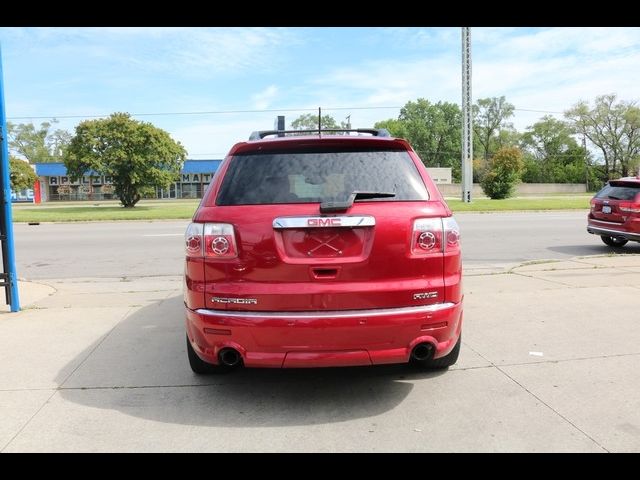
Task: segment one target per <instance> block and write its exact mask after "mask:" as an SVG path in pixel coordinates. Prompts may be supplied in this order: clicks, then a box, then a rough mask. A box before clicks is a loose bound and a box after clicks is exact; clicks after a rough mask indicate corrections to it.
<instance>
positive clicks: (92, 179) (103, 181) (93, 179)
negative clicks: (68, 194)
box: [49, 175, 113, 186]
mask: <svg viewBox="0 0 640 480" xmlns="http://www.w3.org/2000/svg"><path fill="white" fill-rule="evenodd" d="M112 183H113V177H110V176H108V175H107V176H103V177H101V176H88V175H85V176H84V177H82V179H80V180H76V181H75V182H72V181H71V177H68V176H66V177H49V185H51V186H58V185H81V184H82V185H110V184H112Z"/></svg>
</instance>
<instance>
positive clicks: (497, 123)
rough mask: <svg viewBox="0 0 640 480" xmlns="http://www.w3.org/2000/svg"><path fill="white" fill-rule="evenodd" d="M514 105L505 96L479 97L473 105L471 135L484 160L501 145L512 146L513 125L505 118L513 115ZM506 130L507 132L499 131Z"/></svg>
mask: <svg viewBox="0 0 640 480" xmlns="http://www.w3.org/2000/svg"><path fill="white" fill-rule="evenodd" d="M513 110H514V106H513V105H512V104H510V103H509V102H507V101H506V99H505V97H504V96H502V97H493V98H480V99H478V101H477V102H476V105H474V106H473V135H474V139H475V140H476V141H475V142H474V143H475V144H476V145H478V144H479V146H480V150H481V151H482V154H483V156H484V159H485V160H488V159H489V157H490V156H491V155H492V154H493V153H494V152H495V151H497V150H498V149H500V148H502V147H505V146H507V147H510V146H513V143H511V144H509V143H510V142H513V141H514V140H515V138H514V135H513V133H514V132H515V130H513V125H511V124H510V123H507V122H506V121H507V119H509V118H511V117H512V116H513ZM502 130H507V131H508V132H511V133H510V134H509V133H501V131H502Z"/></svg>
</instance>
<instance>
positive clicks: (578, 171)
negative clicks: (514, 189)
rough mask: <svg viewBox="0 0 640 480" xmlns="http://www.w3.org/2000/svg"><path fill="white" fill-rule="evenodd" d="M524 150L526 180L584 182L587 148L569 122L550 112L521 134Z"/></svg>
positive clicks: (524, 177)
mask: <svg viewBox="0 0 640 480" xmlns="http://www.w3.org/2000/svg"><path fill="white" fill-rule="evenodd" d="M521 147H522V149H523V151H524V154H525V168H524V172H523V174H522V180H523V181H524V182H532V183H534V182H535V183H584V182H585V179H586V171H585V169H586V168H587V161H588V157H587V152H586V150H585V149H584V148H583V147H581V146H579V145H578V142H576V140H575V138H573V130H572V129H571V127H570V126H569V124H567V123H566V122H563V121H561V120H557V119H555V118H553V117H552V116H550V115H547V116H544V117H542V119H540V121H538V122H536V123H534V124H533V125H532V126H530V127H528V128H527V131H526V132H525V133H524V134H522V138H521Z"/></svg>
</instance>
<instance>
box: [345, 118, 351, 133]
mask: <svg viewBox="0 0 640 480" xmlns="http://www.w3.org/2000/svg"><path fill="white" fill-rule="evenodd" d="M346 120H347V130H351V115H347V118H346Z"/></svg>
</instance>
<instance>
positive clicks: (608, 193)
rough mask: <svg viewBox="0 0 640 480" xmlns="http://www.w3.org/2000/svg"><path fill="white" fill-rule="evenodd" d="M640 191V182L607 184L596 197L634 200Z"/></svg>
mask: <svg viewBox="0 0 640 480" xmlns="http://www.w3.org/2000/svg"><path fill="white" fill-rule="evenodd" d="M638 193H640V184H638V185H633V184H629V183H627V184H624V185H615V184H614V185H606V186H605V187H604V188H603V189H602V190H600V191H599V192H598V193H597V194H596V198H610V199H612V200H633V199H634V198H636V195H637V194H638Z"/></svg>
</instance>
